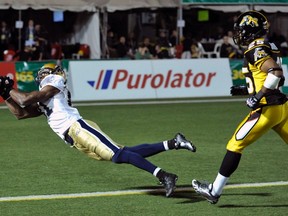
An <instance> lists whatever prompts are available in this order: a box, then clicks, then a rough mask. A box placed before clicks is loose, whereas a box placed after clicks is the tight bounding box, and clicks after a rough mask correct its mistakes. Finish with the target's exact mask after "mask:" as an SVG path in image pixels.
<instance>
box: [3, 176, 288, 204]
mask: <svg viewBox="0 0 288 216" xmlns="http://www.w3.org/2000/svg"><path fill="white" fill-rule="evenodd" d="M273 186H288V181H278V182H265V183H243V184H231V185H227V186H226V187H225V189H237V188H256V187H273ZM177 191H178V192H179V191H191V192H192V191H193V190H192V186H191V187H185V188H184V187H183V188H177V189H176V191H175V192H177ZM151 192H153V193H160V192H164V190H163V189H146V190H122V191H106V192H91V193H73V194H49V195H29V196H15V197H0V202H19V201H31V200H55V199H73V198H74V199H75V198H89V197H105V196H125V195H139V194H147V193H151Z"/></svg>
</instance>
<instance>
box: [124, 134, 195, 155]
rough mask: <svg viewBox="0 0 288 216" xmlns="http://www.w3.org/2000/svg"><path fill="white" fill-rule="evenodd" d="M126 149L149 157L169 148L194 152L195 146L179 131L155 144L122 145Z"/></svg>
mask: <svg viewBox="0 0 288 216" xmlns="http://www.w3.org/2000/svg"><path fill="white" fill-rule="evenodd" d="M124 148H125V149H126V150H128V151H132V152H135V153H138V154H140V155H141V156H142V157H149V156H152V155H155V154H158V153H160V152H163V151H167V150H171V149H187V150H189V151H192V152H195V151H196V147H195V146H194V145H193V144H192V142H191V141H189V140H187V139H186V138H185V136H184V135H183V134H181V133H177V134H176V135H175V137H174V138H173V139H170V140H166V141H163V142H161V143H155V144H140V145H136V146H132V147H127V146H126V147H124Z"/></svg>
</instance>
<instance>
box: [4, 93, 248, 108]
mask: <svg viewBox="0 0 288 216" xmlns="http://www.w3.org/2000/svg"><path fill="white" fill-rule="evenodd" d="M241 101H245V99H244V98H232V96H231V98H222V99H191V100H159V101H113V102H111V101H110V102H86V103H83V102H75V103H73V106H75V107H78V106H111V105H112V106H113V105H115V106H118V105H142V104H143V105H146V104H178V103H186V104H188V103H217V102H221V103H228V102H241ZM7 108H8V107H7V106H5V105H3V106H0V109H7Z"/></svg>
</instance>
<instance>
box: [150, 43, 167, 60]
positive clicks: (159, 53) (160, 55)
mask: <svg viewBox="0 0 288 216" xmlns="http://www.w3.org/2000/svg"><path fill="white" fill-rule="evenodd" d="M155 51H156V53H155V55H154V59H169V58H170V55H169V51H168V49H167V48H165V47H162V46H161V45H160V44H156V46H155Z"/></svg>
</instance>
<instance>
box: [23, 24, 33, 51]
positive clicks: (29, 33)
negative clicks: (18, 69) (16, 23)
mask: <svg viewBox="0 0 288 216" xmlns="http://www.w3.org/2000/svg"><path fill="white" fill-rule="evenodd" d="M34 43H35V27H34V20H33V19H30V20H29V21H28V26H27V27H26V29H25V45H27V46H31V47H32V46H33V45H34Z"/></svg>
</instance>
